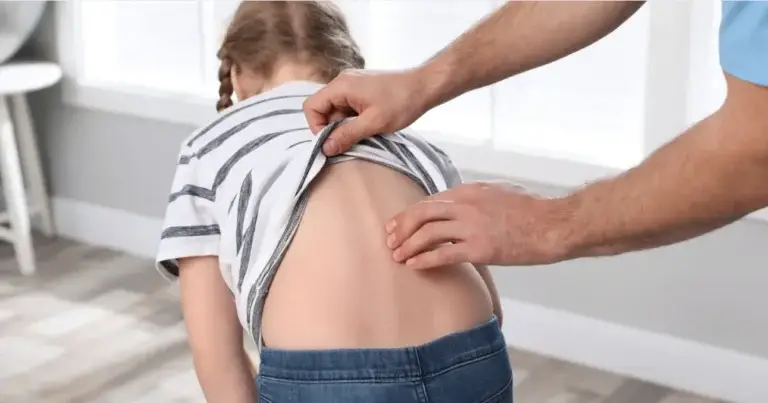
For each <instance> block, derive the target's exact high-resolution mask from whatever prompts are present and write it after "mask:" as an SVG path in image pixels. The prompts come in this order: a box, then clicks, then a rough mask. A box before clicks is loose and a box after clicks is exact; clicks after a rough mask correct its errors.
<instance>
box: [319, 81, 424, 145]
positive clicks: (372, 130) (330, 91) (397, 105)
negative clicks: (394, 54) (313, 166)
mask: <svg viewBox="0 0 768 403" xmlns="http://www.w3.org/2000/svg"><path fill="white" fill-rule="evenodd" d="M420 74H421V73H419V71H418V70H405V71H369V70H346V71H344V72H342V73H341V74H339V75H338V76H337V77H336V78H335V79H333V81H331V82H330V83H329V84H328V85H327V86H325V87H324V88H323V89H321V90H320V91H318V92H317V93H315V94H313V95H312V96H310V97H309V98H307V100H306V101H305V102H304V114H305V115H306V117H307V121H309V127H310V129H311V130H312V132H313V133H315V134H317V133H318V132H320V130H322V128H323V127H325V126H327V125H328V124H329V123H330V122H332V121H334V120H336V119H340V118H344V117H352V116H357V117H356V118H355V119H351V120H349V121H347V122H345V123H344V124H342V125H340V126H339V127H338V128H337V129H336V130H334V131H333V133H331V135H330V137H329V138H328V139H327V140H326V142H325V144H324V145H323V152H324V153H325V154H326V155H328V156H333V155H337V154H340V153H343V152H345V151H347V150H348V149H349V148H350V147H352V146H353V145H354V144H355V143H357V142H358V141H360V140H362V139H364V138H367V137H371V136H374V135H376V134H379V133H392V132H395V131H398V130H400V129H403V128H405V127H406V126H408V125H410V124H412V123H413V122H414V121H416V119H418V118H419V117H420V116H421V115H422V114H424V113H425V112H426V111H427V109H428V106H427V102H426V100H425V98H426V95H425V83H424V79H423V78H422V77H420Z"/></svg>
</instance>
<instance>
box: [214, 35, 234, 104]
mask: <svg viewBox="0 0 768 403" xmlns="http://www.w3.org/2000/svg"><path fill="white" fill-rule="evenodd" d="M218 56H219V59H220V60H221V65H220V66H219V100H218V102H216V110H217V111H219V112H221V111H222V110H224V109H227V108H229V107H230V106H232V92H234V88H233V87H232V66H233V63H232V59H231V58H230V57H229V56H228V55H227V53H226V52H225V51H224V49H221V50H220V51H219V54H218Z"/></svg>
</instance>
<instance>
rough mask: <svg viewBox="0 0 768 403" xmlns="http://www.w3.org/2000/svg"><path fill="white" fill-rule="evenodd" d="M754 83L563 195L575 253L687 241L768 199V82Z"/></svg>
mask: <svg viewBox="0 0 768 403" xmlns="http://www.w3.org/2000/svg"><path fill="white" fill-rule="evenodd" d="M729 82H730V83H731V85H730V88H729V92H737V93H739V92H740V93H742V94H743V93H744V92H745V91H744V87H745V86H752V85H751V84H748V83H744V82H740V83H739V82H737V81H735V79H733V78H729ZM752 87H753V88H750V89H748V90H749V91H747V92H749V93H750V94H751V95H750V96H741V95H738V96H734V97H731V96H729V100H727V101H726V103H725V104H724V106H723V108H721V109H720V110H719V111H718V112H717V113H715V114H714V115H712V116H710V117H709V118H708V119H706V120H704V121H702V122H700V123H699V124H697V125H696V126H694V127H692V128H691V129H689V130H688V131H687V132H686V133H684V134H683V135H681V136H680V137H679V138H677V139H675V140H674V141H672V142H671V143H669V144H667V145H666V146H664V147H662V148H661V149H659V150H658V151H657V152H655V153H654V154H652V155H651V156H650V157H649V158H648V159H647V160H646V161H645V162H643V163H642V164H641V165H639V166H638V167H636V168H634V169H632V170H630V171H628V172H626V173H625V174H623V175H621V176H619V177H617V178H614V179H610V180H605V181H601V182H597V183H594V184H591V185H589V186H586V187H585V188H583V189H582V190H580V191H578V192H576V193H574V194H573V195H571V196H569V197H567V198H565V199H562V200H560V201H557V202H558V203H567V204H568V205H569V207H568V208H569V209H570V211H571V213H570V219H569V220H568V221H569V224H568V229H567V230H566V232H565V233H564V234H562V235H563V236H564V237H565V238H564V239H566V242H565V244H567V245H568V248H567V251H566V252H565V253H566V255H568V256H567V257H570V258H573V257H585V256H601V255H612V254H618V253H622V252H627V251H632V250H639V249H646V248H653V247H657V246H662V245H666V244H671V243H675V242H679V241H682V240H685V239H688V238H692V237H695V236H698V235H701V234H703V233H705V232H709V231H711V230H713V229H716V228H718V227H721V226H723V225H726V224H728V223H730V222H732V221H734V220H737V219H739V218H741V217H743V216H744V215H746V214H748V213H750V212H752V211H754V210H757V209H759V208H761V207H764V206H766V205H768V120H766V117H765V112H764V111H765V110H768V109H766V108H768V88H757V87H756V86H752ZM761 91H762V94H761V93H760V92H761Z"/></svg>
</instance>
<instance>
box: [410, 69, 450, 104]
mask: <svg viewBox="0 0 768 403" xmlns="http://www.w3.org/2000/svg"><path fill="white" fill-rule="evenodd" d="M411 74H412V75H413V78H414V80H415V82H416V83H417V85H416V87H417V88H419V91H418V94H416V95H417V96H418V99H419V101H420V102H419V107H420V108H422V110H421V111H420V112H421V113H426V112H427V111H429V110H430V109H432V108H434V107H436V106H439V105H441V104H443V103H445V102H447V101H449V100H450V99H451V98H453V96H451V95H450V93H451V88H450V85H451V83H452V82H451V80H450V79H449V78H450V76H451V74H450V69H449V67H448V66H445V64H444V63H443V64H441V63H437V62H435V61H429V62H427V63H425V64H423V65H421V66H419V67H416V68H415V69H413V70H411Z"/></svg>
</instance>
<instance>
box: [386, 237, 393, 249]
mask: <svg viewBox="0 0 768 403" xmlns="http://www.w3.org/2000/svg"><path fill="white" fill-rule="evenodd" d="M387 246H389V247H390V248H392V247H393V246H395V234H390V235H389V236H388V237H387Z"/></svg>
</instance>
